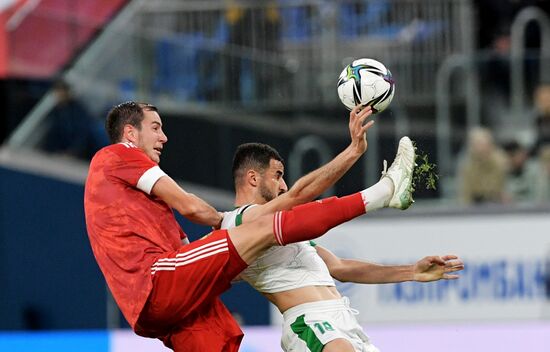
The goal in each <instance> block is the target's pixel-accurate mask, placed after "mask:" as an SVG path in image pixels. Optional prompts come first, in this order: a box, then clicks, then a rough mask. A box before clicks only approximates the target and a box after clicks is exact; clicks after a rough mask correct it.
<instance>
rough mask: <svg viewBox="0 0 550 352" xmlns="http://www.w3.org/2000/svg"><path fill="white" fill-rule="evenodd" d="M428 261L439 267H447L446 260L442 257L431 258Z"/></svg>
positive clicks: (427, 258)
mask: <svg viewBox="0 0 550 352" xmlns="http://www.w3.org/2000/svg"><path fill="white" fill-rule="evenodd" d="M425 259H426V260H428V261H429V262H430V263H431V264H437V265H445V264H446V263H445V260H444V259H443V258H442V257H439V256H435V255H434V256H430V257H426V258H425Z"/></svg>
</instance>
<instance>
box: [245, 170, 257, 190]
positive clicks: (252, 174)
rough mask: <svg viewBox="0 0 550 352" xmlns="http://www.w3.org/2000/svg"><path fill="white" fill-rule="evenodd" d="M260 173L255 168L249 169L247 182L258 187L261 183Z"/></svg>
mask: <svg viewBox="0 0 550 352" xmlns="http://www.w3.org/2000/svg"><path fill="white" fill-rule="evenodd" d="M259 176H260V174H259V173H258V172H256V171H254V170H248V171H247V172H246V183H247V184H249V185H250V186H252V187H257V186H258V184H259V183H260V180H259Z"/></svg>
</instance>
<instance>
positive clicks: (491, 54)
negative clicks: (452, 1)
mask: <svg viewBox="0 0 550 352" xmlns="http://www.w3.org/2000/svg"><path fill="white" fill-rule="evenodd" d="M528 6H536V7H538V8H539V9H541V10H542V11H545V12H546V13H547V14H549V15H550V1H548V0H476V1H475V9H476V15H477V16H476V17H477V19H476V23H477V41H478V49H481V52H482V53H483V54H482V60H481V62H480V66H481V67H480V71H479V72H480V74H481V79H480V82H481V84H482V89H483V91H484V92H486V94H487V98H486V99H485V101H487V102H490V104H487V105H486V106H484V109H485V111H486V112H488V113H489V112H491V114H487V116H499V117H501V116H503V114H505V113H506V111H508V102H509V101H510V94H511V91H510V48H511V37H510V35H511V27H512V23H513V22H514V20H515V19H516V16H517V15H518V14H519V13H520V12H521V11H522V10H523V9H525V8H526V7H528ZM540 44H541V35H540V29H539V26H538V25H536V24H535V23H533V22H530V23H529V24H528V25H527V28H526V31H525V47H526V48H527V49H528V50H538V49H540ZM527 54H528V57H526V59H525V70H526V72H525V73H526V79H525V82H526V84H527V85H528V86H527V90H526V92H527V94H528V95H529V96H530V95H531V92H533V89H534V86H535V85H536V83H537V82H538V77H539V76H538V72H539V65H540V63H539V62H538V59H536V57H532V56H529V52H528V53H527ZM495 109H496V111H495ZM488 122H490V123H492V125H493V126H498V125H499V121H488Z"/></svg>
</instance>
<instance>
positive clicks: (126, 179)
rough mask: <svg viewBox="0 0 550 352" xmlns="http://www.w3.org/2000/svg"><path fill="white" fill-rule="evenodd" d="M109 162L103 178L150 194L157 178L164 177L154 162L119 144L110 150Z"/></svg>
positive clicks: (140, 152) (141, 153)
mask: <svg viewBox="0 0 550 352" xmlns="http://www.w3.org/2000/svg"><path fill="white" fill-rule="evenodd" d="M112 152H113V156H112V158H111V162H110V163H108V166H107V167H105V176H106V177H107V178H111V179H116V180H119V181H121V182H123V183H126V184H128V185H130V186H132V187H136V188H139V189H140V190H142V191H143V192H145V193H147V194H150V193H151V189H152V188H153V185H154V184H155V182H156V181H158V179H159V178H161V177H162V176H164V175H166V174H165V173H164V172H163V171H162V170H161V169H160V167H159V166H158V164H157V163H156V162H154V161H153V160H151V159H150V158H149V157H148V156H147V155H146V154H145V153H144V152H143V151H142V150H141V149H139V148H137V147H135V146H133V145H131V144H125V143H120V144H117V145H115V146H113V148H112Z"/></svg>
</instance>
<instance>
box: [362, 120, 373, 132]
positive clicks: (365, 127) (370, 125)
mask: <svg viewBox="0 0 550 352" xmlns="http://www.w3.org/2000/svg"><path fill="white" fill-rule="evenodd" d="M372 125H374V120H370V121H368V122H367V123H366V124H365V125H364V126H363V127H362V128H361V134H364V133H367V131H368V129H369V128H371V127H372Z"/></svg>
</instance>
